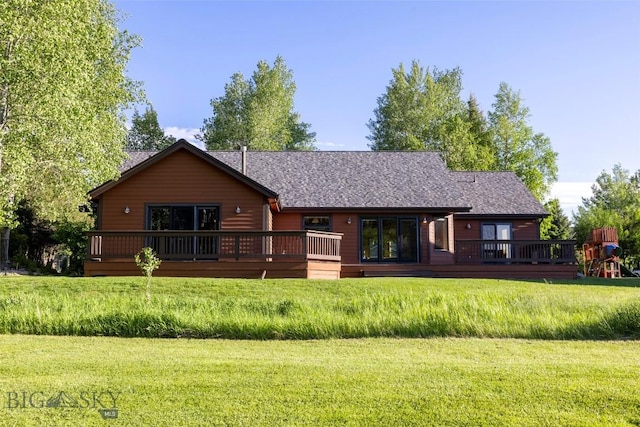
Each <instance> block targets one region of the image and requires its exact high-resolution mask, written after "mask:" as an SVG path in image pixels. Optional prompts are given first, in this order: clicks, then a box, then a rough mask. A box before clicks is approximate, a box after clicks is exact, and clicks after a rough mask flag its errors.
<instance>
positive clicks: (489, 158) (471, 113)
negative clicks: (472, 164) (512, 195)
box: [466, 93, 495, 170]
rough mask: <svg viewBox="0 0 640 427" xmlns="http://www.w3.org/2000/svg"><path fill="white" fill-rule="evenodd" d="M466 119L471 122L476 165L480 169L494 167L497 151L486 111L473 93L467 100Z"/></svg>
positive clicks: (470, 130) (470, 127)
mask: <svg viewBox="0 0 640 427" xmlns="http://www.w3.org/2000/svg"><path fill="white" fill-rule="evenodd" d="M466 121H467V123H468V124H469V132H471V139H472V141H473V145H474V147H475V149H476V156H477V160H476V165H477V166H478V168H479V169H483V170H491V169H494V161H495V155H494V154H495V153H494V151H493V143H492V136H491V130H490V129H489V123H488V122H487V118H486V117H485V114H484V112H483V111H482V110H481V109H480V105H479V104H478V100H477V99H476V97H475V95H474V94H473V93H472V94H471V95H469V100H468V101H467V110H466Z"/></svg>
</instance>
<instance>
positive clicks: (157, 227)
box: [145, 205, 220, 259]
mask: <svg viewBox="0 0 640 427" xmlns="http://www.w3.org/2000/svg"><path fill="white" fill-rule="evenodd" d="M147 229H148V230H153V231H165V230H173V231H185V232H186V231H216V230H219V229H220V209H219V207H218V206H215V205H162V206H160V205H149V206H147ZM145 244H146V245H147V246H150V247H152V248H153V249H154V250H155V251H156V252H157V253H158V254H160V255H161V256H162V257H164V258H166V259H171V255H181V256H184V255H193V256H194V257H197V258H198V259H215V257H216V255H217V254H218V252H219V249H218V246H219V242H218V237H216V236H195V235H194V234H193V233H191V235H178V236H153V237H150V238H148V239H147V242H146V243H145Z"/></svg>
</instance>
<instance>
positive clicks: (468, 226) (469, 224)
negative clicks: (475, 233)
mask: <svg viewBox="0 0 640 427" xmlns="http://www.w3.org/2000/svg"><path fill="white" fill-rule="evenodd" d="M465 227H467V230H471V223H470V222H468V223H467V225H466V226H465Z"/></svg>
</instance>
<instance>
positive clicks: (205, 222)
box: [147, 205, 220, 230]
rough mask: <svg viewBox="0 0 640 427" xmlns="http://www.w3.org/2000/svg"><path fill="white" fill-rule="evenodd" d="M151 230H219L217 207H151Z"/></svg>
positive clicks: (149, 220)
mask: <svg viewBox="0 0 640 427" xmlns="http://www.w3.org/2000/svg"><path fill="white" fill-rule="evenodd" d="M147 209H148V210H147V229H149V230H219V229H220V227H219V223H218V222H219V209H218V207H217V206H194V205H175V206H149V207H148V208H147Z"/></svg>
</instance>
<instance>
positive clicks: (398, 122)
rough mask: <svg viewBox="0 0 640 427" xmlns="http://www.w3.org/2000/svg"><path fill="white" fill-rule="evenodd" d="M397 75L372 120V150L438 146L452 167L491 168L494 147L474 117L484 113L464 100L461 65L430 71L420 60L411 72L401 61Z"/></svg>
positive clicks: (370, 138)
mask: <svg viewBox="0 0 640 427" xmlns="http://www.w3.org/2000/svg"><path fill="white" fill-rule="evenodd" d="M392 74H393V78H392V80H391V81H390V82H389V85H388V86H387V89H386V92H385V93H384V94H383V95H382V96H380V97H379V98H378V101H377V104H378V105H377V107H376V109H375V110H374V118H373V119H371V120H369V122H368V124H367V127H368V128H369V132H370V135H369V136H367V139H369V141H371V143H370V144H369V147H370V148H371V149H372V150H374V151H377V150H410V151H412V150H413V151H415V150H434V151H439V152H440V153H441V154H442V158H443V160H444V161H445V162H446V163H447V166H449V167H450V168H451V169H456V170H472V169H487V168H489V166H490V162H491V159H492V156H491V151H490V148H489V147H487V146H486V144H479V143H478V141H477V140H476V134H474V126H476V127H477V126H478V123H476V122H474V121H473V120H478V118H477V117H475V116H472V115H475V114H480V115H481V114H482V113H481V112H480V111H479V108H476V110H474V111H469V110H468V109H467V107H466V105H465V103H464V102H463V101H462V99H461V97H460V92H461V90H462V71H461V70H460V69H459V68H454V69H453V70H444V71H440V70H438V69H436V68H434V69H433V70H429V69H428V68H427V69H425V68H423V67H421V66H420V64H419V63H418V61H415V60H414V61H412V63H411V68H410V69H409V71H406V70H405V68H404V65H403V64H400V66H399V67H398V68H397V69H392ZM474 101H475V98H474ZM473 106H475V107H477V103H476V104H474V105H473ZM485 127H486V126H485ZM475 131H477V132H480V130H479V129H475Z"/></svg>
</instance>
